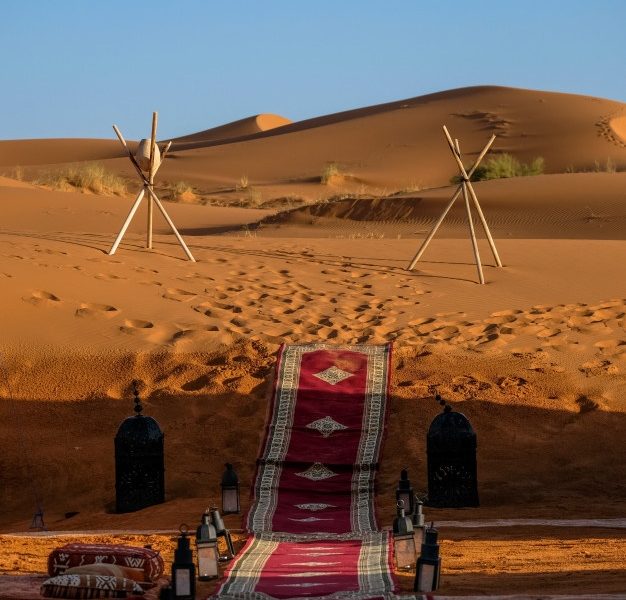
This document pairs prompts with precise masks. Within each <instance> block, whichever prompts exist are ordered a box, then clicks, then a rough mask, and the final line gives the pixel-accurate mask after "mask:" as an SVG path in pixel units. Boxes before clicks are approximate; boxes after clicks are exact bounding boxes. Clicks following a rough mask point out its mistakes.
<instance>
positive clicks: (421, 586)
mask: <svg viewBox="0 0 626 600" xmlns="http://www.w3.org/2000/svg"><path fill="white" fill-rule="evenodd" d="M437 535H438V531H437V530H436V529H435V527H434V525H433V524H432V523H431V524H430V527H427V528H426V531H425V532H424V543H423V544H422V551H421V554H420V557H419V558H418V559H417V568H416V570H415V585H414V588H413V590H414V591H415V592H434V591H435V590H436V589H437V588H438V587H439V573H440V571H441V558H440V557H439V544H438V543H437Z"/></svg>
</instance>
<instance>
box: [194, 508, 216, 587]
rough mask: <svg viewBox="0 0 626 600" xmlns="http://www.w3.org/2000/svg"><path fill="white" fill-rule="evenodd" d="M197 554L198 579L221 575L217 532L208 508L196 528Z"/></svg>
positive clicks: (213, 577)
mask: <svg viewBox="0 0 626 600" xmlns="http://www.w3.org/2000/svg"><path fill="white" fill-rule="evenodd" d="M196 554H197V556H198V579H199V580H200V581H208V580H210V579H215V578H216V577H218V576H219V569H218V561H219V553H218V551H217V533H216V531H215V527H214V525H213V523H211V513H210V511H209V509H208V508H207V509H206V511H205V512H204V514H203V515H202V521H201V523H200V525H199V526H198V529H197V530H196Z"/></svg>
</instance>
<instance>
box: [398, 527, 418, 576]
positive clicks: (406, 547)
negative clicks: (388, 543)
mask: <svg viewBox="0 0 626 600" xmlns="http://www.w3.org/2000/svg"><path fill="white" fill-rule="evenodd" d="M393 545H394V551H395V555H396V566H397V567H398V569H406V568H409V567H411V566H412V565H414V564H415V541H414V540H413V534H412V533H410V534H408V535H394V536H393Z"/></svg>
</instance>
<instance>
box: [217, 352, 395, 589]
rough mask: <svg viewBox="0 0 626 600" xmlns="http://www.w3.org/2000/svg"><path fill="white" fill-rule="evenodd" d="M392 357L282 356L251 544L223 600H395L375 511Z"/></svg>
mask: <svg viewBox="0 0 626 600" xmlns="http://www.w3.org/2000/svg"><path fill="white" fill-rule="evenodd" d="M390 353H391V348H390V346H389V345H384V346H347V347H333V346H327V345H323V344H315V345H289V346H283V347H282V348H281V350H280V353H279V356H278V362H277V369H276V381H275V387H274V393H273V398H272V404H271V407H270V416H269V419H268V421H269V422H268V425H267V428H266V435H265V441H264V444H263V449H262V452H261V456H260V458H259V460H258V469H257V473H256V479H255V484H254V501H253V504H252V507H251V509H250V512H249V513H248V516H247V518H246V524H247V528H248V531H249V532H250V533H251V534H252V536H251V538H250V539H249V540H248V542H247V544H246V545H245V547H244V548H243V550H242V551H241V552H240V554H239V555H238V556H237V557H236V559H235V560H234V561H233V564H232V566H231V567H230V569H229V570H228V571H227V573H226V580H225V582H224V583H223V584H222V586H221V587H220V589H219V590H218V592H217V595H218V596H219V597H220V598H222V599H225V598H229V597H230V598H238V599H261V598H266V597H268V596H270V597H273V598H297V597H315V596H324V597H326V598H328V597H329V596H336V595H338V596H342V597H343V596H345V597H348V596H349V597H363V598H366V597H374V596H377V595H382V594H386V593H389V592H392V591H394V590H395V583H394V580H393V578H392V569H391V545H390V540H389V537H388V534H387V532H384V531H380V530H379V529H378V524H377V521H376V515H375V509H374V482H375V476H376V472H377V469H378V458H379V454H380V446H381V441H382V438H383V434H384V431H385V416H386V404H387V387H388V375H389V359H390Z"/></svg>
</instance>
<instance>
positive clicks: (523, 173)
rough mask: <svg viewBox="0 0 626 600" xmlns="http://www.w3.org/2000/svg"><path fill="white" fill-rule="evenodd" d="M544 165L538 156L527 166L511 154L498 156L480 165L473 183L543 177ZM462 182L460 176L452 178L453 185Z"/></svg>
mask: <svg viewBox="0 0 626 600" xmlns="http://www.w3.org/2000/svg"><path fill="white" fill-rule="evenodd" d="M544 165H545V162H544V160H543V157H542V156H538V157H536V158H534V159H533V160H532V161H531V162H530V163H529V164H526V163H522V162H520V161H519V160H517V158H515V157H514V156H511V155H510V154H498V155H496V156H492V157H491V158H489V159H487V160H486V161H485V163H484V164H482V165H479V167H478V168H477V169H476V170H475V171H474V173H473V174H472V181H483V180H486V179H506V178H509V177H528V176H531V175H541V174H542V173H543V169H544ZM460 181H461V178H460V177H459V176H458V175H455V176H454V177H453V178H452V182H453V183H459V182H460Z"/></svg>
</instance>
